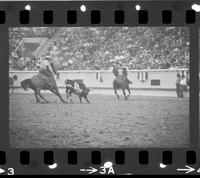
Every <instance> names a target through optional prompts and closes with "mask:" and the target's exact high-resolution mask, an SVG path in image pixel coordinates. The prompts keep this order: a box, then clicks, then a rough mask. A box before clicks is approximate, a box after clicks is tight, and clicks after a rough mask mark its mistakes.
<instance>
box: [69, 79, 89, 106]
mask: <svg viewBox="0 0 200 178" xmlns="http://www.w3.org/2000/svg"><path fill="white" fill-rule="evenodd" d="M65 85H66V94H67V98H69V97H70V101H71V102H72V93H74V94H76V95H78V96H79V100H80V103H82V98H85V99H86V101H87V102H88V103H90V102H89V100H88V98H87V95H88V94H89V91H90V89H89V88H87V87H86V86H85V84H84V83H82V82H77V81H75V80H70V79H67V80H65Z"/></svg>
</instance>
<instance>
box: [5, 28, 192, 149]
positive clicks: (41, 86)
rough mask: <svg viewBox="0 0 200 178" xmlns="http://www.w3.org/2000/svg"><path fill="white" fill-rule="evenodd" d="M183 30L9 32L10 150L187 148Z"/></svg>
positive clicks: (187, 58) (186, 31) (185, 38)
mask: <svg viewBox="0 0 200 178" xmlns="http://www.w3.org/2000/svg"><path fill="white" fill-rule="evenodd" d="M189 46H190V41H189V28H187V27H26V28H25V27H20V28H19V27H13V28H9V77H10V78H9V85H10V90H9V143H10V147H11V148H97V147H98V148H143V147H150V148H151V147H156V148H160V147H188V146H189V63H190V55H189V54H190V51H189Z"/></svg>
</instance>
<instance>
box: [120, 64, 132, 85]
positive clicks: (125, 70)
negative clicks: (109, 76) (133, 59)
mask: <svg viewBox="0 0 200 178" xmlns="http://www.w3.org/2000/svg"><path fill="white" fill-rule="evenodd" d="M121 76H122V77H124V78H125V79H126V80H127V82H129V83H130V84H132V83H133V82H131V81H130V80H129V79H128V67H127V66H126V64H125V63H124V64H123V65H122V75H121Z"/></svg>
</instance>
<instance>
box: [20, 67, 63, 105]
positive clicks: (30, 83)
mask: <svg viewBox="0 0 200 178" xmlns="http://www.w3.org/2000/svg"><path fill="white" fill-rule="evenodd" d="M52 69H53V71H55V68H54V67H52ZM57 77H58V75H57ZM21 87H22V88H23V89H24V90H27V89H28V88H31V89H32V90H33V91H34V92H35V98H36V101H37V102H38V103H39V102H40V100H39V97H38V95H39V96H40V98H41V99H43V100H44V101H45V103H49V101H47V100H46V99H45V98H44V97H43V96H42V94H41V93H40V91H41V90H50V91H51V92H52V93H54V94H56V95H57V96H58V97H59V99H60V100H61V101H62V102H63V103H66V101H65V100H64V99H63V98H62V97H61V95H60V93H59V91H58V87H57V85H56V82H54V83H53V84H51V85H50V84H48V82H47V81H46V79H44V78H43V77H42V76H41V74H40V72H39V73H38V74H37V75H34V76H33V77H32V78H29V79H25V80H23V81H22V82H21Z"/></svg>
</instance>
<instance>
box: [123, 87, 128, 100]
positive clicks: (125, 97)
mask: <svg viewBox="0 0 200 178" xmlns="http://www.w3.org/2000/svg"><path fill="white" fill-rule="evenodd" d="M122 91H123V94H124V99H125V100H127V96H126V92H125V90H124V89H122Z"/></svg>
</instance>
